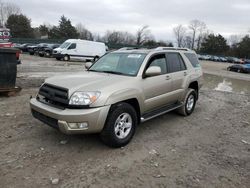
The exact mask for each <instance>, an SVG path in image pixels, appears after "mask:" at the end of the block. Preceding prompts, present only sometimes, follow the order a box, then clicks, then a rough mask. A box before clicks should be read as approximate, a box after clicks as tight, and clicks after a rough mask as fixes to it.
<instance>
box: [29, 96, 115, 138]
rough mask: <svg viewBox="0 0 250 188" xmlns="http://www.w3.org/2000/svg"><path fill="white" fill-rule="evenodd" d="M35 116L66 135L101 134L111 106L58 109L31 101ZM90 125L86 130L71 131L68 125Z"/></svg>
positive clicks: (34, 100)
mask: <svg viewBox="0 0 250 188" xmlns="http://www.w3.org/2000/svg"><path fill="white" fill-rule="evenodd" d="M30 108H31V111H32V114H33V116H34V117H35V118H36V119H38V120H40V121H42V122H44V123H46V124H47V125H49V126H51V127H54V128H56V129H59V130H60V131H61V132H63V133H65V134H87V133H99V132H101V131H102V129H103V126H104V124H105V121H106V118H107V115H108V112H109V109H110V106H103V107H98V108H89V109H63V110H62V109H58V108H55V107H52V106H48V105H46V104H43V103H41V102H39V101H37V100H36V99H35V98H32V99H31V100H30ZM82 122H84V123H88V128H87V129H86V128H85V129H71V128H70V127H69V124H68V123H82Z"/></svg>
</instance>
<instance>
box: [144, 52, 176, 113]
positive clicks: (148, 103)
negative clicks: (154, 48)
mask: <svg viewBox="0 0 250 188" xmlns="http://www.w3.org/2000/svg"><path fill="white" fill-rule="evenodd" d="M151 66H159V67H160V68H161V75H158V76H152V77H146V78H144V79H143V91H144V104H145V112H148V111H151V110H154V109H157V108H160V107H162V106H165V105H167V104H168V103H169V102H170V101H168V93H169V92H171V89H172V80H171V77H170V75H169V74H168V71H167V63H166V56H165V54H156V55H154V56H152V57H151V58H150V59H149V61H148V64H147V66H146V70H147V69H148V68H149V67H151ZM146 70H145V71H146Z"/></svg>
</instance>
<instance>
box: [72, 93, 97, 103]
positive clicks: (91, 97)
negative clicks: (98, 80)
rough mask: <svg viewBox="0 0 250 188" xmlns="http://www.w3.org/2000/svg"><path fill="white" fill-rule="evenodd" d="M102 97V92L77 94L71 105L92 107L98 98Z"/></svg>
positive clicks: (74, 95)
mask: <svg viewBox="0 0 250 188" xmlns="http://www.w3.org/2000/svg"><path fill="white" fill-rule="evenodd" d="M100 95H101V92H99V91H94V92H75V93H74V94H73V95H72V96H71V97H70V101H69V105H79V106H84V105H90V104H92V103H94V102H95V101H96V100H97V99H98V97H99V96H100Z"/></svg>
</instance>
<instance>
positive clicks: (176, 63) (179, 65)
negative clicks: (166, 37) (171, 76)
mask: <svg viewBox="0 0 250 188" xmlns="http://www.w3.org/2000/svg"><path fill="white" fill-rule="evenodd" d="M167 63H168V66H169V72H170V73H171V72H179V71H183V70H186V66H185V64H184V62H183V60H182V58H181V56H180V54H178V53H168V54H167Z"/></svg>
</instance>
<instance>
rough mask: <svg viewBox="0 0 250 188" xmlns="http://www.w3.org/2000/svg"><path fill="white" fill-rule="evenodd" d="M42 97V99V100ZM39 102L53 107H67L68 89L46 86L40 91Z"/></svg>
mask: <svg viewBox="0 0 250 188" xmlns="http://www.w3.org/2000/svg"><path fill="white" fill-rule="evenodd" d="M41 96H42V98H40V97H41ZM38 100H42V101H43V102H46V103H49V104H51V105H53V106H58V107H67V106H68V104H69V99H68V89H65V88H61V87H57V86H53V85H49V84H44V85H43V86H42V87H41V88H40V90H39V96H38Z"/></svg>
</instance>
